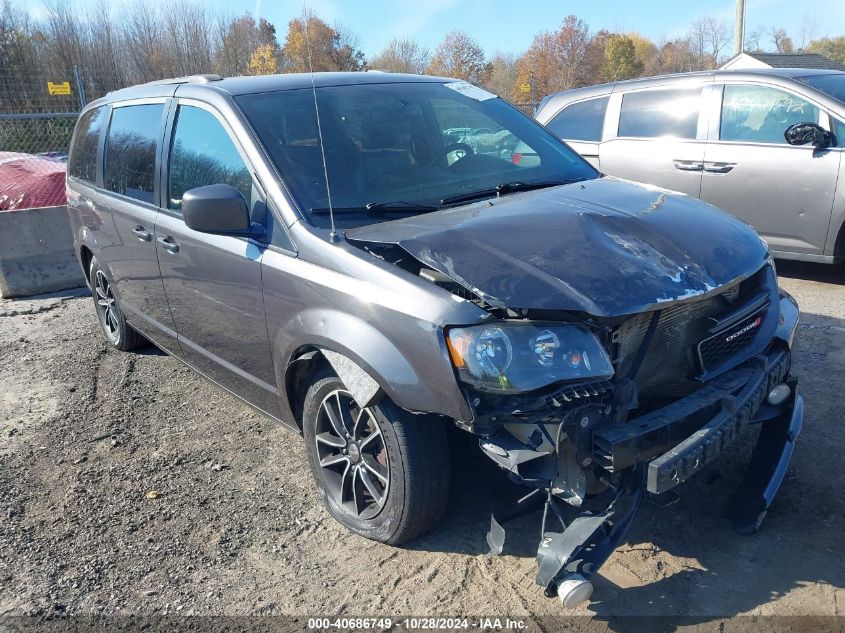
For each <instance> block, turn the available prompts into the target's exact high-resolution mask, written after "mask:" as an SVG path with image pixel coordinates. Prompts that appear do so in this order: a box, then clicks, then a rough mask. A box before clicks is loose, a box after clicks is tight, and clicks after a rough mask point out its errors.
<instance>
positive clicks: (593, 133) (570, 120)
mask: <svg viewBox="0 0 845 633" xmlns="http://www.w3.org/2000/svg"><path fill="white" fill-rule="evenodd" d="M609 100H610V97H599V98H598V99H588V100H587V101H579V102H578V103H573V104H572V105H569V106H566V107H565V108H564V109H563V110H561V111H560V112H558V113H557V114H556V115H555V116H554V117H552V120H551V121H549V122H548V123H546V127H547V128H549V130H550V131H551V132H552V134H554V135H555V136H557V137H559V138H562V139H564V140H566V141H594V142H598V141H600V140H601V132H602V128H603V127H604V113H605V112H606V111H607V102H608V101H609Z"/></svg>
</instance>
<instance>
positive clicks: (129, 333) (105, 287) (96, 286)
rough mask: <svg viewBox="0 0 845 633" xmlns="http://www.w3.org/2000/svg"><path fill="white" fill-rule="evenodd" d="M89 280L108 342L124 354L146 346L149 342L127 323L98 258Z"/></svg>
mask: <svg viewBox="0 0 845 633" xmlns="http://www.w3.org/2000/svg"><path fill="white" fill-rule="evenodd" d="M88 279H89V281H90V285H91V295H92V296H93V297H94V309H95V310H96V312H97V318H98V319H99V320H100V327H102V328H103V334H105V335H106V340H107V341H108V342H109V343H110V344H111V346H112V347H114V348H115V349H119V350H121V351H123V352H128V351H130V350H133V349H135V348H136V347H139V346H141V345H144V344H145V343H146V342H147V340H146V339H145V338H144V337H143V336H141V335H140V334H138V332H137V331H135V329H134V328H133V327H132V326H131V325H129V324H128V323H127V322H126V318H125V317H124V316H123V310H121V309H120V304H119V303H118V300H117V296H115V294H114V291H113V290H112V284H111V280H110V279H109V277H108V275H106V272H105V271H104V270H103V268H102V267H101V266H100V263H99V262H98V261H97V258H96V257H92V258H91V267H90V269H89V271H88Z"/></svg>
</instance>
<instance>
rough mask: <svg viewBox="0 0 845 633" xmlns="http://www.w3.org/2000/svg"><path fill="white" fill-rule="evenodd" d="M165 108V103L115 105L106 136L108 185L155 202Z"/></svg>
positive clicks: (110, 187) (106, 176) (110, 189)
mask: <svg viewBox="0 0 845 633" xmlns="http://www.w3.org/2000/svg"><path fill="white" fill-rule="evenodd" d="M163 112H164V104H163V103H149V104H144V105H134V106H122V107H117V108H112V115H111V124H110V125H109V134H108V138H107V139H106V164H105V186H106V189H108V190H109V191H114V192H115V193H120V194H123V195H125V196H129V197H130V198H135V199H137V200H142V201H143V202H149V203H151V204H155V199H154V193H153V184H154V182H155V163H156V146H157V144H158V138H159V133H160V131H161V117H162V114H163Z"/></svg>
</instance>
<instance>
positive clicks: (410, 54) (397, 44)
mask: <svg viewBox="0 0 845 633" xmlns="http://www.w3.org/2000/svg"><path fill="white" fill-rule="evenodd" d="M430 62H431V52H430V51H429V50H428V49H427V48H425V47H424V46H421V45H420V44H419V43H417V42H415V41H414V40H412V39H410V38H407V37H394V38H393V39H392V40H390V41H389V42H388V43H387V46H385V47H384V49H382V51H381V52H380V53H379V54H378V55H376V56H375V57H373V58H372V59H371V60H370V63H369V66H370V67H371V68H374V69H376V70H388V71H390V72H393V73H412V74H416V75H421V74H423V73H424V72H425V69H426V68H428V65H429V63H430Z"/></svg>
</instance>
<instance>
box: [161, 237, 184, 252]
mask: <svg viewBox="0 0 845 633" xmlns="http://www.w3.org/2000/svg"><path fill="white" fill-rule="evenodd" d="M156 241H157V242H158V243H159V244H161V246H162V248H164V249H165V250H166V251H167V252H168V253H173V254H174V255H175V254H176V253H178V252H179V243H178V242H177V241H176V240H174V239H173V238H172V237H171V236H169V235H168V236H167V237H159V238H157V239H156Z"/></svg>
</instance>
